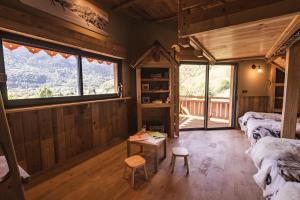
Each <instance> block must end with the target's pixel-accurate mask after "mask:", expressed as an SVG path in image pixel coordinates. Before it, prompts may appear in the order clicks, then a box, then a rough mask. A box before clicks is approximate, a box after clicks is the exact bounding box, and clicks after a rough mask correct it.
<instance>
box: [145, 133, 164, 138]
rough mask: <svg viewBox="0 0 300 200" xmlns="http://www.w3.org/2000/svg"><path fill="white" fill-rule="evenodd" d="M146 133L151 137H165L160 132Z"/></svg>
mask: <svg viewBox="0 0 300 200" xmlns="http://www.w3.org/2000/svg"><path fill="white" fill-rule="evenodd" d="M148 134H149V135H150V136H152V137H153V138H165V136H164V135H163V134H161V133H160V132H148Z"/></svg>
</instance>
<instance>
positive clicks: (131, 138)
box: [129, 133, 150, 141]
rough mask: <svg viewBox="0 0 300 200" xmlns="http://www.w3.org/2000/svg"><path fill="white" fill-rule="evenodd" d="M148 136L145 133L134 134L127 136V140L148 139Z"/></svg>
mask: <svg viewBox="0 0 300 200" xmlns="http://www.w3.org/2000/svg"><path fill="white" fill-rule="evenodd" d="M149 138H150V136H149V135H148V134H147V133H143V134H135V135H133V136H130V137H129V141H143V140H147V139H149Z"/></svg>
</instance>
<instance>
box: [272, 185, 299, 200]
mask: <svg viewBox="0 0 300 200" xmlns="http://www.w3.org/2000/svg"><path fill="white" fill-rule="evenodd" d="M299 199H300V183H296V182H287V183H286V184H284V185H283V186H282V188H281V189H280V190H279V191H278V193H277V194H276V195H274V197H273V199H272V200H299Z"/></svg>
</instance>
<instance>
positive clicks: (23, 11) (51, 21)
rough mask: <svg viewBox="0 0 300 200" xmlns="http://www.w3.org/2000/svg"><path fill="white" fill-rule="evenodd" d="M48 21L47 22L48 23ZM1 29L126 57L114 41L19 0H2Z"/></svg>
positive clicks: (0, 9)
mask: <svg viewBox="0 0 300 200" xmlns="http://www.w3.org/2000/svg"><path fill="white" fill-rule="evenodd" d="M45 22H47V23H45ZM0 27H1V28H0V29H1V30H2V31H9V32H13V33H17V34H22V35H25V36H29V37H34V38H37V39H42V40H45V41H50V42H53V43H59V44H62V45H66V46H70V47H75V48H79V49H82V50H86V51H91V52H94V53H101V54H103V55H107V56H112V57H117V58H126V56H127V55H126V54H127V52H126V50H125V49H124V48H123V47H122V46H121V45H119V44H117V43H116V42H115V41H112V40H111V39H109V38H108V37H105V36H103V35H101V34H97V33H95V32H93V31H90V30H87V29H84V28H82V27H80V26H77V25H75V24H73V23H70V22H67V21H64V20H61V19H58V18H56V17H53V16H51V15H49V14H46V13H43V12H40V11H37V10H36V9H34V8H31V7H28V6H25V5H24V4H22V3H21V2H19V1H18V0H5V1H1V5H0Z"/></svg>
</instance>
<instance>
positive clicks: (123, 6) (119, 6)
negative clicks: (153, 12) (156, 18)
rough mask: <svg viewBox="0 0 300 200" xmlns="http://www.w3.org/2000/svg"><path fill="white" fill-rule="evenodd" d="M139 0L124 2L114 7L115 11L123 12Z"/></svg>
mask: <svg viewBox="0 0 300 200" xmlns="http://www.w3.org/2000/svg"><path fill="white" fill-rule="evenodd" d="M137 1H139V0H127V1H123V2H121V3H119V4H117V5H115V6H113V7H112V10H113V11H118V10H121V9H123V8H127V7H129V6H131V5H132V4H134V3H135V2H137Z"/></svg>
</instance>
